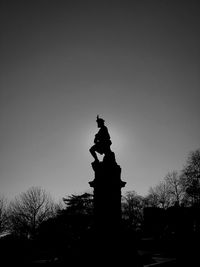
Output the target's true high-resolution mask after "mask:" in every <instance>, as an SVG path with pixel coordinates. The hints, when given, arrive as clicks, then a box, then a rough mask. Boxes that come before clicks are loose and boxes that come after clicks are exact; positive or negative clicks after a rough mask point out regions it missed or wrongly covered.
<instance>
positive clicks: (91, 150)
mask: <svg viewBox="0 0 200 267" xmlns="http://www.w3.org/2000/svg"><path fill="white" fill-rule="evenodd" d="M89 151H90V153H91V155H92V156H93V158H94V159H95V161H99V159H98V158H97V154H96V148H95V145H94V146H92V147H91V148H90V150H89Z"/></svg>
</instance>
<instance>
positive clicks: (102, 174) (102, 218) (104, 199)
mask: <svg viewBox="0 0 200 267" xmlns="http://www.w3.org/2000/svg"><path fill="white" fill-rule="evenodd" d="M92 168H93V170H94V173H95V178H94V180H93V181H91V182H89V184H90V186H91V187H92V188H93V189H94V216H95V226H96V228H97V229H98V231H100V232H102V231H104V232H105V231H106V230H108V231H109V233H111V232H113V231H114V232H115V230H116V228H118V227H119V226H120V223H121V188H122V187H124V186H125V184H126V182H123V181H122V180H121V167H120V166H119V165H118V164H117V163H116V162H112V163H110V162H93V163H92Z"/></svg>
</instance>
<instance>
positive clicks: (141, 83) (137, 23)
mask: <svg viewBox="0 0 200 267" xmlns="http://www.w3.org/2000/svg"><path fill="white" fill-rule="evenodd" d="M0 5H1V7H0V37H1V40H0V194H4V195H5V196H6V197H8V198H12V197H14V196H16V195H17V194H19V193H21V192H24V191H26V190H27V189H28V188H29V187H31V186H41V187H42V188H44V189H45V190H47V191H48V192H50V193H51V194H52V196H53V197H55V198H56V199H59V198H62V197H64V196H66V195H69V194H72V193H82V192H84V191H85V190H88V189H89V184H88V182H89V181H91V180H92V179H93V178H94V177H93V170H92V168H91V165H90V164H91V162H92V161H93V159H92V157H91V155H90V154H89V152H88V149H89V148H90V146H92V144H93V138H94V134H95V133H96V132H97V130H98V129H97V127H96V115H97V114H100V115H101V116H102V117H103V118H104V119H105V121H106V125H107V126H108V129H109V131H110V134H111V138H112V142H113V145H112V149H113V151H114V152H115V154H116V158H117V162H118V164H119V165H120V166H121V167H122V179H123V180H124V181H126V182H127V185H126V187H125V189H124V191H123V192H126V191H128V190H135V191H136V192H137V193H138V194H141V195H145V194H147V192H148V189H149V187H150V186H154V185H155V184H157V183H158V182H159V181H161V180H162V179H163V177H164V176H165V175H166V174H167V172H169V171H173V170H181V169H182V167H183V165H184V164H185V161H186V158H187V155H188V153H189V152H190V151H191V150H195V149H197V148H199V146H200V143H199V141H200V123H199V114H200V105H199V100H200V89H199V85H200V73H199V71H200V50H199V47H200V17H199V14H200V4H199V1H192V0H188V1H183V0H181V1H177V0H171V1H170V0H168V1H164V0H158V1H154V0H149V1H144V0H138V1H124V0H123V1H105V2H104V1H102V0H101V1H90V2H89V1H84V0H83V1H74V0H73V1H59V0H55V1H46V0H42V1H36V0H35V1H31V0H29V1H20V0H18V1H16V0H15V1H1V4H0Z"/></svg>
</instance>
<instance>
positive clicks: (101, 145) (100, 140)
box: [90, 116, 112, 161]
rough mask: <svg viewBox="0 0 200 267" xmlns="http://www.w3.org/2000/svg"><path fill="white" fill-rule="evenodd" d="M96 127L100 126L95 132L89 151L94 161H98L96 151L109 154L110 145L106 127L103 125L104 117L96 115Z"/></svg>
mask: <svg viewBox="0 0 200 267" xmlns="http://www.w3.org/2000/svg"><path fill="white" fill-rule="evenodd" d="M96 122H97V127H98V128H100V129H99V131H98V133H97V134H95V138H94V145H93V146H92V147H91V148H90V153H91V154H92V156H93V157H94V159H95V161H99V159H98V157H97V154H96V152H98V153H99V154H101V155H102V154H105V155H106V154H109V153H110V152H111V150H110V146H111V144H112V142H111V140H110V135H109V133H108V128H107V127H106V126H105V125H104V119H102V118H99V116H97V120H96Z"/></svg>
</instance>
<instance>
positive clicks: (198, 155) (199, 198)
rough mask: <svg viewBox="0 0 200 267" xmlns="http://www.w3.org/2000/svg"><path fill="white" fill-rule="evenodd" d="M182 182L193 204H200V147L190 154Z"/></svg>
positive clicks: (183, 171)
mask: <svg viewBox="0 0 200 267" xmlns="http://www.w3.org/2000/svg"><path fill="white" fill-rule="evenodd" d="M181 183H182V186H183V188H184V190H185V192H186V194H187V195H188V197H189V198H190V200H191V203H192V205H200V149H197V150H195V151H192V152H191V153H190V154H189V156H188V159H187V162H186V165H185V167H184V168H183V170H182V175H181Z"/></svg>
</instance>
